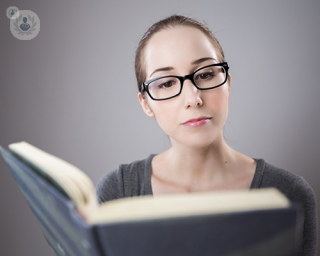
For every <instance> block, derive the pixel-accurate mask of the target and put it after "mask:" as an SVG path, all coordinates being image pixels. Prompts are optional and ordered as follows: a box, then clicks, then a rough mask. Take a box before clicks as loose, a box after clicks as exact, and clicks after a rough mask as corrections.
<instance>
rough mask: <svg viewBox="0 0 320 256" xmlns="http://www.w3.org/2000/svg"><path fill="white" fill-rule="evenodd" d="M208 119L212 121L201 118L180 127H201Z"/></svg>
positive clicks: (191, 120) (205, 117)
mask: <svg viewBox="0 0 320 256" xmlns="http://www.w3.org/2000/svg"><path fill="white" fill-rule="evenodd" d="M210 119H212V117H207V116H202V117H199V118H195V119H190V120H188V121H187V122H185V123H183V124H182V125H185V126H191V127H196V126H202V125H204V124H206V123H207V122H209V121H210Z"/></svg>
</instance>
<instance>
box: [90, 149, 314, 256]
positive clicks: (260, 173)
mask: <svg viewBox="0 0 320 256" xmlns="http://www.w3.org/2000/svg"><path fill="white" fill-rule="evenodd" d="M154 156H155V155H150V156H149V157H148V158H146V159H144V160H139V161H135V162H132V163H130V164H123V165H120V166H119V168H118V169H116V170H114V171H112V172H109V173H107V174H106V175H105V176H103V177H102V178H101V179H100V180H99V182H98V183H97V186H96V190H97V196H98V200H99V203H102V202H106V201H110V200H114V199H119V198H124V197H132V196H144V195H152V194H153V193H152V187H151V161H152V158H153V157H154ZM255 160H256V161H257V167H256V171H255V174H254V177H253V180H252V183H251V187H250V189H255V188H267V187H275V188H277V189H278V190H280V191H281V192H282V193H283V194H284V195H286V196H287V198H288V199H289V200H290V201H291V202H297V203H299V204H300V205H301V206H302V207H303V209H304V227H303V244H302V251H303V253H302V255H303V256H307V255H308V256H309V255H310V256H311V255H312V256H314V255H316V254H317V241H318V228H317V225H318V223H317V209H316V208H317V207H316V197H315V194H314V191H313V190H312V188H311V187H310V185H309V184H308V183H307V182H306V181H305V179H304V178H303V177H301V176H298V175H295V174H293V173H290V172H288V171H285V170H282V169H279V168H277V167H274V166H272V165H270V164H268V163H266V162H265V161H264V160H263V159H255Z"/></svg>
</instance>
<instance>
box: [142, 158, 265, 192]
mask: <svg viewBox="0 0 320 256" xmlns="http://www.w3.org/2000/svg"><path fill="white" fill-rule="evenodd" d="M156 155H157V154H151V155H149V157H148V158H147V159H146V166H145V167H146V168H145V170H146V172H145V181H146V190H147V191H146V194H148V195H153V190H152V184H151V162H152V159H153V158H154V157H155V156H156ZM253 159H254V160H255V161H256V170H255V172H254V175H253V179H252V182H251V185H250V189H256V188H260V186H261V180H262V177H263V173H264V169H265V161H264V160H263V159H261V158H258V159H257V158H253Z"/></svg>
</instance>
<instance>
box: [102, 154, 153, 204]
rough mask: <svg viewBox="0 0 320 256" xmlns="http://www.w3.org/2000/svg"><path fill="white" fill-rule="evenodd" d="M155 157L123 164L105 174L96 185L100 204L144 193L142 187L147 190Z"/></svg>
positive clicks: (151, 156)
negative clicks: (149, 171) (149, 173)
mask: <svg viewBox="0 0 320 256" xmlns="http://www.w3.org/2000/svg"><path fill="white" fill-rule="evenodd" d="M153 156H154V155H150V156H149V157H148V158H146V159H143V160H137V161H134V162H132V163H129V164H121V165H119V167H118V168H117V169H115V170H113V171H111V172H108V173H107V174H105V175H104V176H103V177H102V178H101V179H100V180H99V181H98V183H97V185H96V192H97V197H98V201H99V203H102V202H106V201H110V200H114V199H119V198H123V197H129V196H138V195H139V192H140V193H143V192H144V191H141V187H143V189H144V190H146V189H147V188H146V186H143V185H144V184H145V183H146V181H145V180H146V179H148V170H150V168H151V160H152V158H153ZM146 192H148V191H146Z"/></svg>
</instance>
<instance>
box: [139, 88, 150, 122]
mask: <svg viewBox="0 0 320 256" xmlns="http://www.w3.org/2000/svg"><path fill="white" fill-rule="evenodd" d="M138 99H139V102H140V104H141V107H142V109H143V111H144V113H146V115H147V116H149V117H154V113H153V111H152V109H151V108H150V107H149V105H148V102H147V100H146V99H144V98H143V96H142V94H141V93H140V92H139V93H138Z"/></svg>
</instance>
